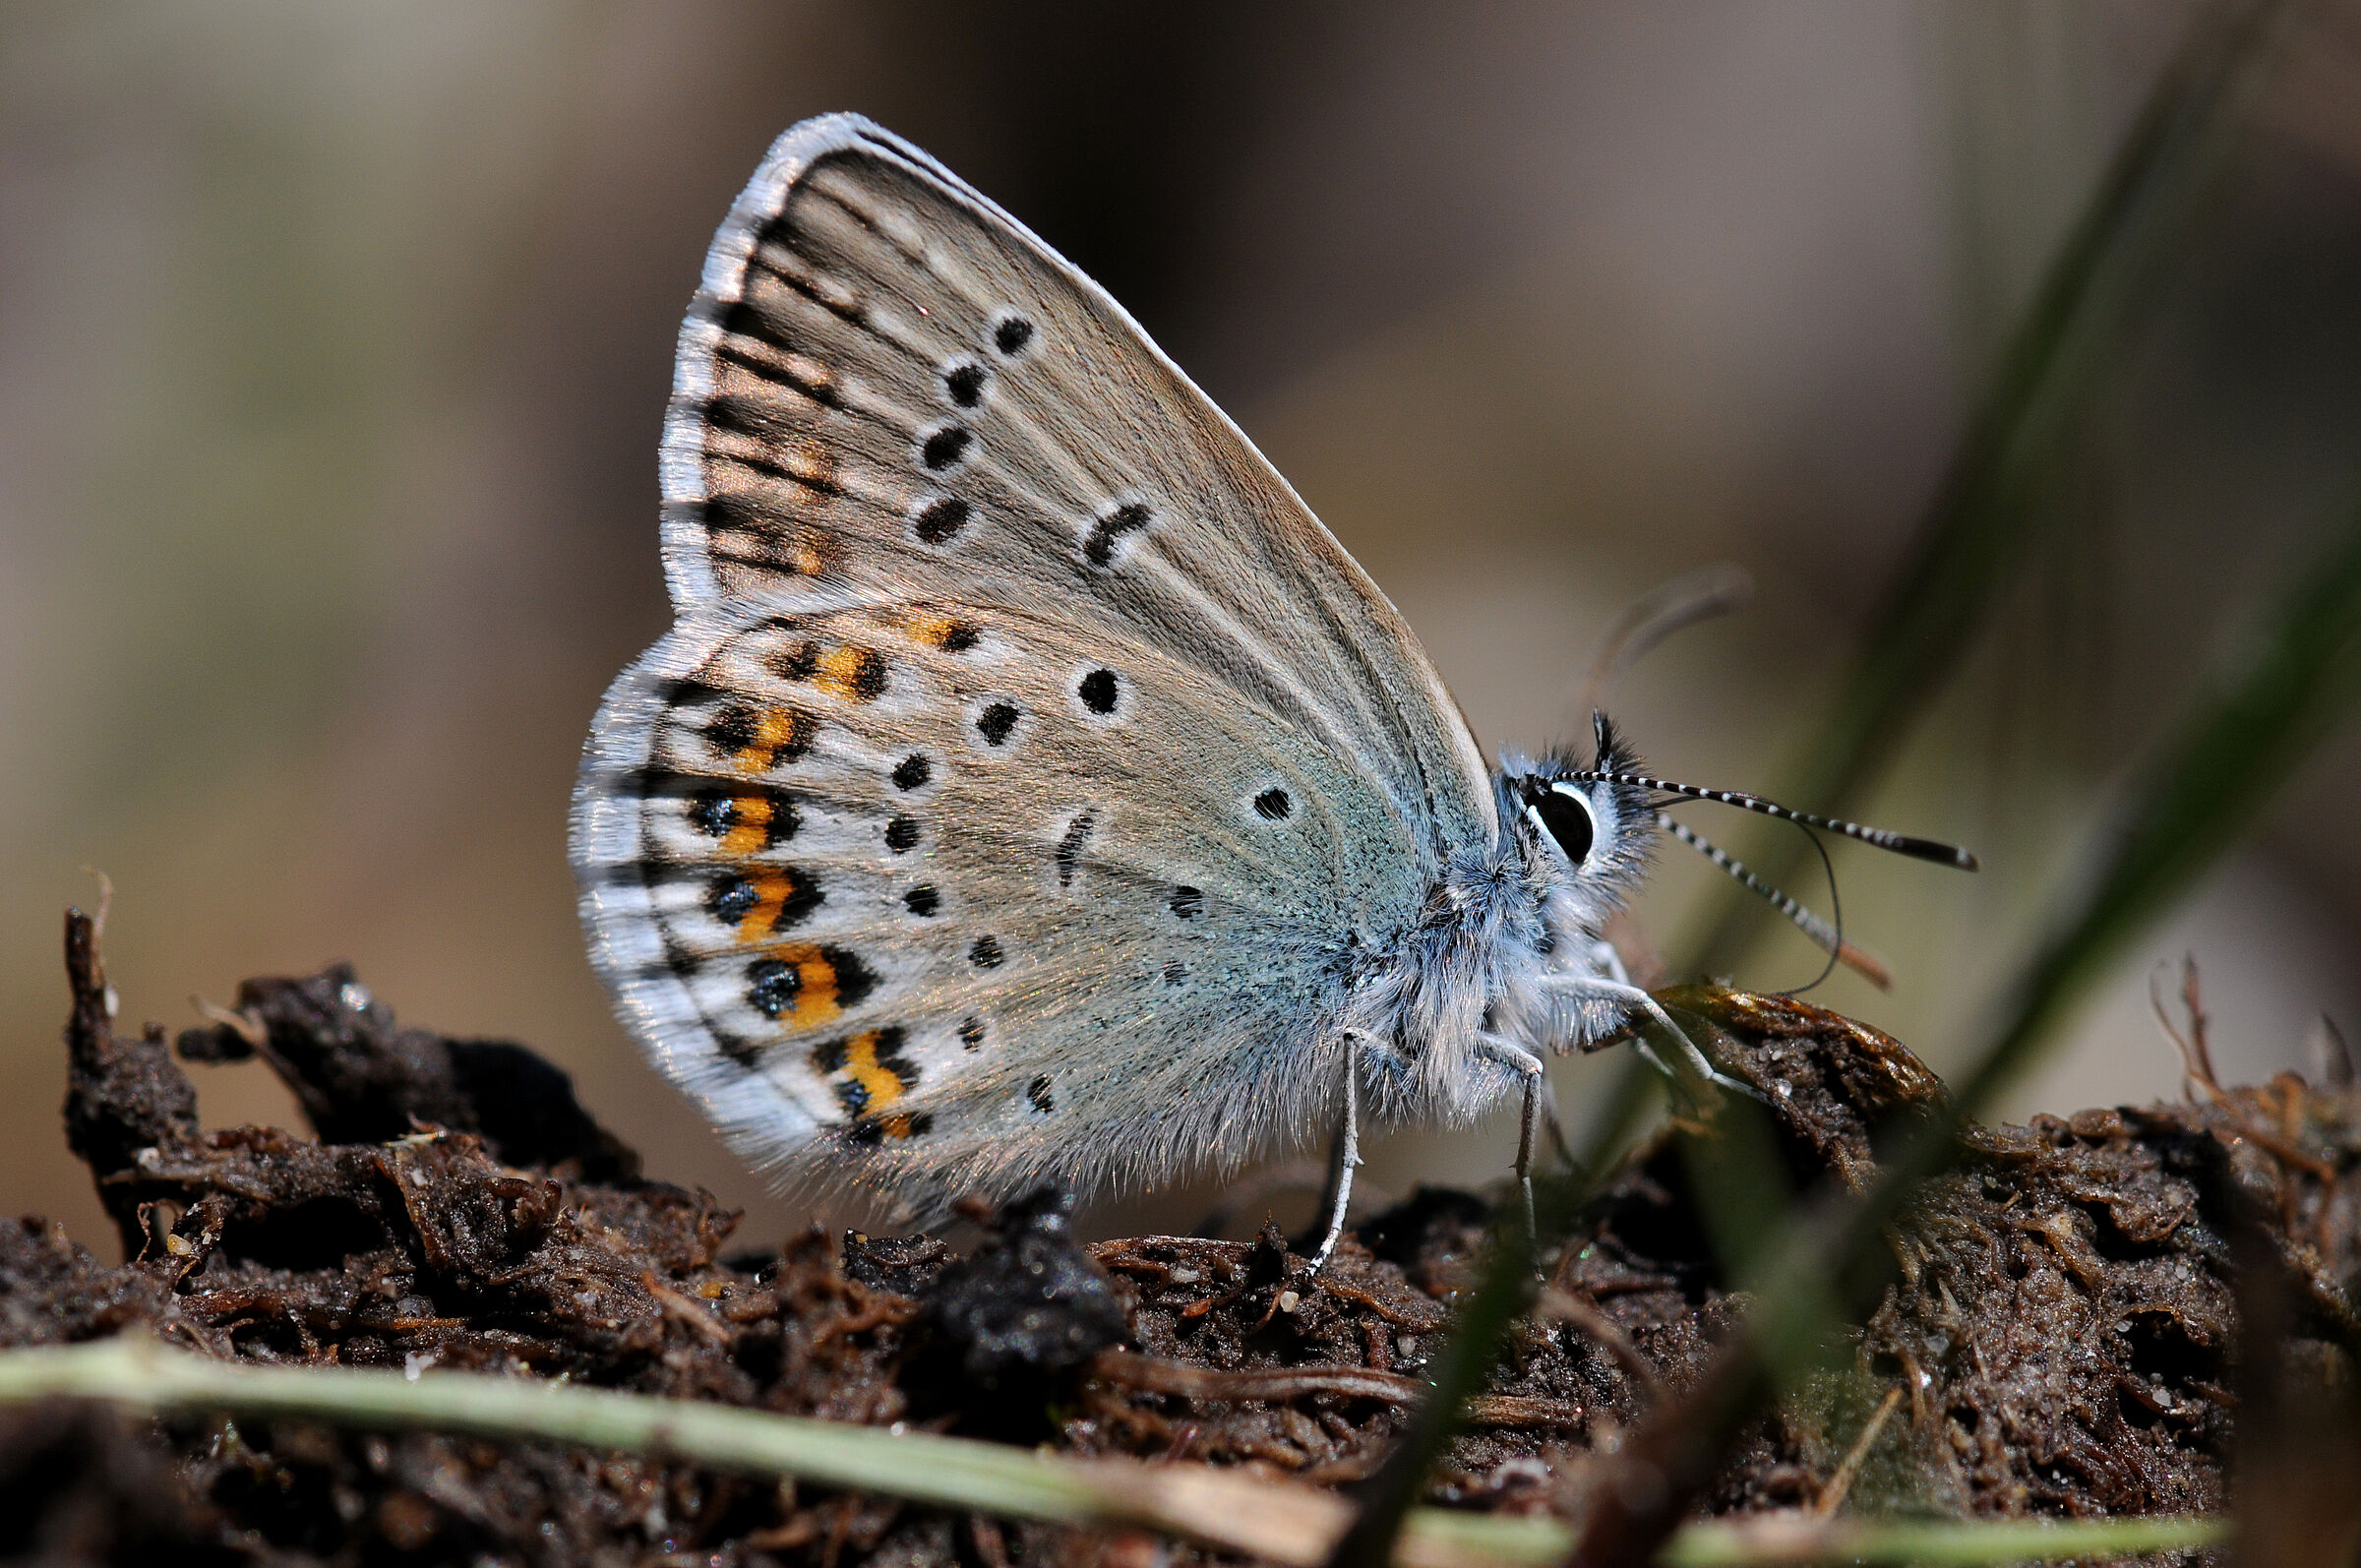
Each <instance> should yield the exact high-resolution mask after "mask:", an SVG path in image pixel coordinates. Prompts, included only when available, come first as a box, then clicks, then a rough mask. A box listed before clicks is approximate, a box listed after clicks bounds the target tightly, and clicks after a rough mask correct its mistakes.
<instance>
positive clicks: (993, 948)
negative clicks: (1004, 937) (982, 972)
mask: <svg viewBox="0 0 2361 1568" xmlns="http://www.w3.org/2000/svg"><path fill="white" fill-rule="evenodd" d="M967 961H968V962H969V963H971V964H974V965H975V966H976V967H977V968H978V969H998V968H999V967H1000V965H1002V964H1004V963H1006V962H1007V961H1008V955H1007V954H1006V953H1003V952H1001V951H1000V939H999V937H998V936H992V935H985V936H978V937H977V938H976V941H975V945H974V946H972V947H970V948H968V950H967Z"/></svg>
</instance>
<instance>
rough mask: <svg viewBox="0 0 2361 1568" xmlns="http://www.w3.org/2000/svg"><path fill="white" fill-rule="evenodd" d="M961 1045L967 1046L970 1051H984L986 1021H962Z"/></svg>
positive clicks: (960, 1030) (977, 1019) (972, 1019)
mask: <svg viewBox="0 0 2361 1568" xmlns="http://www.w3.org/2000/svg"><path fill="white" fill-rule="evenodd" d="M959 1044H961V1045H962V1046H965V1047H966V1048H967V1049H968V1050H970V1051H981V1050H983V1049H984V1020H983V1019H981V1018H965V1019H962V1020H960V1023H959Z"/></svg>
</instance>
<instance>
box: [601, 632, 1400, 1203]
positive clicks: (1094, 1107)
mask: <svg viewBox="0 0 2361 1568" xmlns="http://www.w3.org/2000/svg"><path fill="white" fill-rule="evenodd" d="M595 733H596V735H597V737H598V740H597V741H596V742H594V746H593V752H592V756H591V759H590V762H589V764H588V766H587V767H586V769H585V773H584V780H583V786H582V791H581V797H580V806H579V817H578V820H577V859H578V861H579V863H580V864H581V866H582V869H583V871H584V874H585V891H584V899H585V910H586V911H587V912H588V918H589V924H590V927H591V930H592V933H593V946H594V951H595V952H596V954H597V956H598V958H599V963H600V967H601V969H602V970H603V971H604V972H605V973H606V974H607V975H608V977H609V978H610V980H611V981H612V982H613V983H614V984H615V986H616V988H617V990H618V992H619V994H620V995H621V996H622V997H623V999H624V1004H625V1009H626V1012H627V1015H628V1016H629V1017H631V1019H632V1020H633V1022H634V1023H635V1025H636V1029H637V1031H638V1032H639V1033H640V1034H641V1035H642V1037H643V1038H647V1039H651V1040H655V1041H658V1042H661V1043H662V1046H663V1049H662V1050H661V1051H660V1052H659V1060H660V1061H661V1062H662V1064H663V1065H664V1066H665V1068H666V1070H667V1071H668V1072H669V1073H670V1074H671V1075H672V1076H674V1077H675V1078H676V1080H678V1081H680V1082H682V1083H683V1084H684V1086H685V1087H688V1088H690V1089H691V1090H692V1091H693V1092H694V1093H696V1094H697V1095H698V1096H699V1097H700V1098H701V1099H703V1101H704V1102H705V1103H706V1105H707V1106H708V1108H709V1109H710V1110H711V1111H712V1112H713V1114H714V1116H715V1119H716V1121H717V1123H718V1124H719V1125H721V1127H722V1128H723V1130H724V1131H725V1132H726V1133H728V1134H729V1135H730V1136H731V1137H732V1139H733V1141H734V1142H735V1143H737V1144H738V1146H739V1147H740V1148H741V1149H742V1150H744V1151H745V1152H746V1153H748V1154H749V1155H750V1156H751V1157H753V1158H756V1159H757V1160H759V1161H763V1162H766V1163H768V1164H770V1165H772V1166H773V1167H775V1168H777V1169H778V1170H780V1171H781V1172H782V1173H783V1174H784V1175H786V1176H789V1177H790V1178H794V1179H798V1180H802V1181H806V1182H810V1183H817V1181H819V1180H821V1179H825V1178H829V1177H838V1178H849V1179H853V1180H865V1181H867V1182H869V1183H871V1184H874V1185H876V1186H878V1187H881V1188H883V1189H886V1190H888V1191H892V1192H895V1193H897V1194H899V1195H902V1196H904V1197H908V1198H912V1199H915V1200H916V1201H917V1202H918V1204H919V1206H920V1207H922V1208H934V1207H938V1206H939V1203H940V1202H941V1201H942V1200H944V1199H947V1198H949V1197H952V1196H956V1195H957V1194H958V1193H959V1192H960V1191H963V1190H983V1191H1000V1190H1004V1189H1006V1188H1007V1187H1009V1186H1012V1185H1015V1184H1019V1183H1022V1182H1024V1181H1027V1180H1032V1179H1038V1178H1040V1177H1041V1176H1064V1177H1066V1178H1068V1179H1086V1180H1097V1179H1104V1178H1106V1177H1108V1176H1120V1175H1123V1174H1138V1173H1146V1172H1154V1171H1160V1170H1170V1169H1174V1168H1176V1167H1183V1166H1187V1165H1193V1164H1202V1163H1205V1162H1207V1161H1209V1160H1213V1161H1219V1160H1224V1159H1235V1158H1238V1157H1240V1156H1241V1155H1243V1154H1244V1153H1246V1152H1247V1151H1248V1150H1249V1149H1250V1148H1252V1147H1253V1146H1254V1145H1256V1144H1257V1143H1259V1142H1262V1141H1265V1140H1267V1139H1268V1138H1269V1137H1271V1136H1272V1135H1274V1134H1276V1133H1279V1132H1281V1131H1284V1130H1290V1129H1296V1130H1300V1129H1301V1123H1302V1121H1303V1120H1304V1118H1305V1117H1306V1116H1310V1115H1312V1114H1314V1113H1316V1112H1323V1111H1324V1110H1325V1109H1326V1107H1327V1102H1328V1101H1329V1100H1330V1099H1331V1098H1332V1097H1333V1094H1334V1092H1335V1089H1336V1081H1335V1077H1334V1073H1333V1072H1322V1071H1321V1070H1319V1067H1320V1064H1321V1063H1322V1062H1323V1061H1324V1059H1325V1054H1326V1047H1327V1045H1328V1044H1329V1043H1326V1042H1323V1040H1322V1038H1321V1032H1320V1028H1319V1023H1320V1020H1321V1019H1322V1018H1323V1017H1324V1016H1332V1015H1333V1014H1334V1013H1335V1012H1336V1011H1337V1010H1338V1009H1339V1008H1340V1007H1341V1004H1342V1002H1343V999H1344V998H1343V995H1342V988H1343V987H1344V986H1346V985H1347V984H1348V983H1349V980H1350V976H1351V961H1352V958H1353V956H1354V954H1355V953H1356V952H1357V951H1362V950H1367V949H1370V948H1374V947H1378V946H1382V945H1383V944H1384V943H1386V942H1387V941H1388V940H1389V939H1393V938H1395V937H1398V936H1399V935H1400V934H1399V933H1398V932H1395V933H1388V932H1385V931H1383V930H1378V929H1373V928H1371V927H1370V926H1369V925H1368V924H1367V921H1366V919H1365V918H1362V917H1360V916H1355V915H1352V914H1350V913H1340V912H1343V911H1347V910H1348V908H1349V907H1351V906H1354V905H1358V906H1359V907H1362V908H1364V909H1365V910H1367V911H1372V912H1380V913H1378V914H1377V915H1376V918H1377V919H1379V920H1382V919H1383V918H1384V917H1383V915H1382V913H1381V912H1383V911H1385V910H1388V909H1400V908H1411V909H1415V907H1416V888H1415V885H1413V884H1414V880H1415V874H1414V873H1413V871H1412V869H1411V857H1410V856H1409V855H1408V854H1407V849H1408V844H1407V841H1406V839H1405V836H1404V832H1403V827H1402V824H1401V823H1400V821H1399V819H1398V818H1397V817H1396V816H1395V815H1394V814H1393V813H1392V812H1391V810H1390V809H1389V806H1388V803H1387V802H1386V801H1385V799H1384V798H1383V797H1382V795H1380V794H1379V793H1378V792H1377V791H1376V790H1375V789H1373V788H1372V787H1370V786H1369V785H1368V784H1366V783H1364V782H1362V781H1360V780H1358V779H1345V780H1338V779H1336V778H1334V777H1331V776H1327V775H1326V774H1324V773H1322V772H1321V771H1319V770H1317V769H1316V767H1314V766H1311V765H1308V764H1309V762H1310V760H1311V759H1309V758H1307V756H1306V754H1305V752H1304V749H1303V747H1302V741H1301V737H1300V736H1299V735H1298V734H1297V733H1296V732H1295V731H1294V730H1293V729H1292V728H1291V727H1290V726H1288V725H1287V724H1286V723H1284V721H1282V720H1280V719H1278V718H1277V717H1276V716H1274V715H1271V714H1268V713H1265V712H1263V711H1261V710H1259V709H1255V708H1252V707H1250V706H1247V705H1244V704H1241V703H1240V702H1239V701H1237V700H1236V698H1235V696H1234V694H1230V693H1228V692H1227V691H1226V690H1225V689H1223V688H1221V687H1219V686H1218V685H1216V684H1214V683H1211V682H1208V681H1206V680H1205V679H1204V678H1203V677H1202V676H1201V675H1200V674H1198V673H1197V672H1195V671H1193V670H1191V669H1189V668H1188V667H1186V666H1184V665H1181V664H1178V663H1176V662H1174V661H1172V660H1170V659H1169V658H1167V657H1166V656H1164V655H1163V654H1161V653H1160V652H1158V651H1157V650H1155V649H1153V648H1150V647H1148V646H1146V645H1144V644H1141V643H1136V642H1123V641H1119V640H1115V639H1111V638H1109V637H1108V636H1106V635H1104V634H1101V633H1090V634H1088V635H1079V634H1077V633H1074V632H1073V631H1072V630H1071V629H1070V628H1068V627H1066V626H1064V625H1062V624H1061V623H1059V622H1057V621H1054V620H1051V619H1047V618H1042V617H1033V616H1025V615H1021V614H1014V613H1009V612H1004V611H993V612H984V611H977V610H973V609H963V608H956V607H944V606H940V605H935V604H920V603H913V602H910V601H885V602H875V601H872V602H865V603H849V604H844V605H840V606H839V607H837V608H835V609H831V610H824V611H822V610H806V611H801V612H795V613H788V612H782V611H768V612H762V613H759V614H757V613H741V614H733V615H728V616H721V617H716V618H709V619H695V620H692V621H690V622H687V623H684V625H683V626H681V627H679V628H677V629H676V630H675V632H674V633H672V635H671V636H670V637H668V638H667V639H666V641H665V642H664V643H663V644H661V645H660V646H659V648H658V649H657V650H656V651H655V653H654V654H653V655H651V657H650V659H649V660H648V661H645V663H644V664H643V666H642V668H641V669H639V670H638V671H636V672H635V673H634V675H632V676H630V677H627V678H626V680H625V681H624V682H622V683H619V685H618V687H617V689H616V691H615V692H613V693H612V694H610V696H609V700H608V706H607V709H606V711H605V713H603V714H602V716H601V720H600V723H599V725H598V726H597V729H596V732H595ZM1349 893H1350V894H1351V895H1353V896H1352V898H1351V899H1350V900H1349V899H1348V896H1347V895H1348V894H1349Z"/></svg>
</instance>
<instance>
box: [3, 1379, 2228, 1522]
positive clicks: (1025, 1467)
mask: <svg viewBox="0 0 2361 1568" xmlns="http://www.w3.org/2000/svg"><path fill="white" fill-rule="evenodd" d="M60 1396H63V1397H72V1398H80V1399H97V1400H105V1401H108V1402H110V1403H113V1404H116V1405H119V1406H122V1407H124V1408H126V1409H129V1410H133V1411H138V1412H142V1413H145V1414H151V1415H163V1414H175V1413H177V1414H189V1415H208V1414H229V1415H234V1416H238V1417H259V1418H262V1419H283V1420H313V1421H322V1422H327V1423H331V1424H334V1425H341V1426H353V1427H360V1428H363V1429H397V1428H419V1429H424V1430H430V1431H443V1432H463V1433H468V1434H471V1435H475V1436H480V1437H486V1438H493V1439H499V1440H505V1441H511V1442H535V1441H538V1442H559V1443H570V1444H576V1445H580V1446H583V1447H589V1448H599V1449H610V1450H622V1451H628V1452H634V1453H643V1454H660V1455H668V1456H671V1457H675V1458H678V1459H681V1460H684V1461H687V1462H691V1463H696V1464H701V1465H711V1466H713V1467H715V1468H718V1469H729V1470H739V1471H747V1472H754V1473H758V1474H765V1475H777V1476H793V1477H796V1478H799V1479H802V1480H806V1481H811V1482H815V1483H817V1484H821V1485H828V1486H842V1487H847V1488H855V1489H859V1490H862V1491H867V1492H873V1493H876V1494H878V1495H880V1496H888V1497H900V1498H904V1499H906V1500H908V1501H910V1502H914V1503H923V1504H932V1505H934V1506H937V1507H944V1508H956V1509H965V1510H973V1511H976V1512H982V1513H991V1514H999V1515H1003V1516H1009V1517H1016V1518H1025V1519H1041V1520H1049V1521H1053V1522H1056V1523H1059V1524H1067V1525H1078V1526H1085V1527H1087V1526H1102V1527H1118V1526H1120V1527H1130V1528H1145V1529H1149V1530H1154V1531H1159V1532H1162V1533H1164V1534H1168V1535H1176V1536H1180V1537H1181V1538H1186V1539H1189V1540H1193V1541H1196V1542H1198V1543H1199V1544H1201V1545H1206V1546H1211V1547H1214V1548H1216V1549H1220V1550H1226V1551H1230V1552H1235V1553H1241V1554H1244V1555H1248V1556H1253V1557H1259V1558H1262V1559H1264V1560H1266V1561H1271V1562H1276V1563H1282V1564H1287V1565H1290V1568H1312V1565H1313V1564H1316V1563H1318V1562H1319V1561H1320V1559H1321V1558H1322V1556H1323V1555H1325V1554H1326V1553H1327V1552H1328V1551H1329V1549H1330V1546H1331V1542H1333V1541H1334V1540H1335V1539H1336V1538H1337V1537H1338V1536H1339V1535H1340V1534H1341V1533H1342V1532H1343V1531H1344V1529H1345V1526H1346V1523H1347V1517H1348V1513H1349V1509H1348V1505H1347V1504H1346V1503H1345V1501H1344V1500H1343V1499H1342V1498H1339V1497H1336V1496H1334V1495H1332V1494H1330V1493H1325V1492H1318V1491H1314V1490H1311V1489H1310V1488H1308V1487H1303V1486H1297V1485H1287V1484H1283V1483H1277V1482H1269V1481H1262V1480H1257V1479H1255V1478H1251V1477H1248V1476H1244V1475H1240V1474H1237V1473H1225V1472H1220V1471H1212V1470H1208V1469H1206V1468H1205V1467H1202V1466H1166V1467H1158V1466H1147V1465H1134V1464H1126V1463H1122V1462H1116V1461H1104V1460H1099V1461H1092V1460H1076V1459H1068V1458H1064V1457H1060V1456H1057V1455H1051V1454H1042V1453H1037V1452H1033V1451H1030V1450H1026V1449H1018V1448H1008V1447H1004V1446H1001V1445H999V1444H994V1443H982V1442H976V1441H974V1440H972V1439H968V1438H960V1437H943V1436H938V1435H936V1434H933V1433H927V1432H892V1431H886V1430H882V1429H880V1428H878V1427H874V1426H849V1425H844V1424H842V1423H839V1422H834V1421H823V1420H817V1419H813V1418H810V1417H794V1416H775V1415H771V1414H769V1413H768V1412H764V1411H749V1410H738V1409H734V1408H732V1407H729V1406H722V1405H707V1404H702V1403H698V1402H696V1401H691V1400H670V1399H658V1398H655V1397H653V1396H650V1395H644V1394H624V1393H617V1392H614V1391H612V1390H607V1389H591V1388H577V1387H573V1386H570V1385H566V1384H562V1383H555V1382H550V1381H547V1380H544V1379H537V1378H511V1377H493V1376H486V1375H483V1374H479V1373H471V1372H428V1373H426V1374H425V1375H423V1376H420V1377H416V1378H410V1377H405V1376H403V1375H402V1374H401V1373H399V1372H393V1371H370V1370H360V1369H355V1368H351V1367H339V1366H258V1365H254V1364H252V1363H249V1362H236V1361H217V1360H213V1359H211V1358H210V1357H201V1356H197V1355H193V1354H191V1353H190V1352H187V1351H179V1350H172V1349H168V1348H166V1347H164V1346H162V1345H159V1344H157V1343H156V1342H154V1341H153V1340H150V1339H145V1338H133V1337H127V1338H123V1339H116V1340H105V1341H100V1342H98V1343H95V1344H89V1345H76V1346H70V1347H42V1348H38V1349H32V1350H15V1351H6V1352H0V1406H5V1405H12V1404H22V1403H25V1402H27V1401H30V1400H36V1399H44V1398H54V1397H60ZM1404 1527H1405V1528H1404V1530H1403V1532H1402V1537H1401V1544H1400V1550H1399V1552H1398V1554H1397V1555H1396V1556H1395V1557H1394V1558H1393V1559H1392V1562H1393V1563H1395V1564H1398V1565H1400V1568H1543V1565H1544V1564H1546V1563H1550V1562H1554V1561H1556V1560H1557V1559H1558V1558H1560V1557H1561V1556H1563V1555H1564V1553H1565V1550H1566V1545H1567V1542H1568V1541H1569V1539H1570V1538H1571V1533H1570V1532H1569V1531H1568V1530H1567V1528H1566V1527H1565V1526H1564V1525H1563V1524H1562V1523H1560V1522H1558V1521H1556V1520H1550V1519H1518V1518H1506V1517H1499V1516H1492V1515H1483V1514H1458V1513H1446V1512H1444V1511H1442V1510H1440V1509H1432V1508H1421V1509H1415V1510H1412V1511H1411V1513H1410V1515H1409V1516H1408V1518H1407V1519H1406V1520H1405V1522H1404ZM2225 1534H2226V1527H2225V1526H2224V1525H2223V1523H2222V1522H2221V1521H2219V1520H2211V1519H2194V1518H2182V1519H2135V1520H2111V1519H2108V1520H2083V1521H2076V1522H2073V1523H2063V1524H2044V1523H2036V1522H2033V1521H2027V1520H2008V1521H1992V1522H1983V1521H1967V1520H1961V1521H1941V1520H1927V1521H1874V1520H1820V1519H1812V1518H1805V1517H1801V1516H1792V1515H1788V1516H1764V1517H1758V1518H1752V1519H1746V1520H1735V1521H1724V1522H1720V1523H1716V1524H1710V1525H1700V1526H1693V1527H1691V1528H1690V1529H1688V1530H1686V1531H1683V1532H1682V1533H1681V1534H1680V1535H1678V1536H1677V1537H1675V1538H1673V1540H1672V1542H1671V1545H1670V1547H1669V1549H1668V1550H1667V1552H1666V1554H1665V1558H1664V1561H1665V1564H1666V1568H1750V1565H1754V1564H1762V1565H1765V1568H1770V1565H1775V1564H1796V1563H1813V1562H1842V1561H1859V1562H1872V1563H1902V1562H1906V1561H1917V1562H1928V1563H1935V1564H1940V1565H1944V1568H1986V1565H1998V1564H2002V1563H2009V1562H2029V1561H2043V1560H2058V1559H2063V1558H2068V1557H2080V1558H2095V1557H2103V1556H2109V1555H2120V1554H2127V1553H2132V1552H2147V1551H2157V1550H2167V1549H2172V1548H2175V1547H2190V1546H2201V1545H2210V1544H2213V1543H2216V1542H2218V1541H2219V1540H2221V1539H2222V1538H2224V1535H2225Z"/></svg>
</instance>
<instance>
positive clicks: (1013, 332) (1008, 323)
mask: <svg viewBox="0 0 2361 1568" xmlns="http://www.w3.org/2000/svg"><path fill="white" fill-rule="evenodd" d="M1032 341H1033V324H1032V323H1031V322H1029V321H1027V320H1025V318H1023V317H1022V316H1019V315H1017V314H1016V313H1015V312H1014V311H1010V312H1009V313H1008V314H1006V315H1004V316H1002V317H1001V318H1000V319H999V321H997V322H995V323H993V327H992V346H993V347H995V348H997V349H999V351H1000V352H1001V354H1003V355H1006V356H1009V357H1014V356H1015V355H1017V354H1021V353H1023V352H1024V351H1025V347H1026V345H1027V344H1029V343H1031V342H1032Z"/></svg>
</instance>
